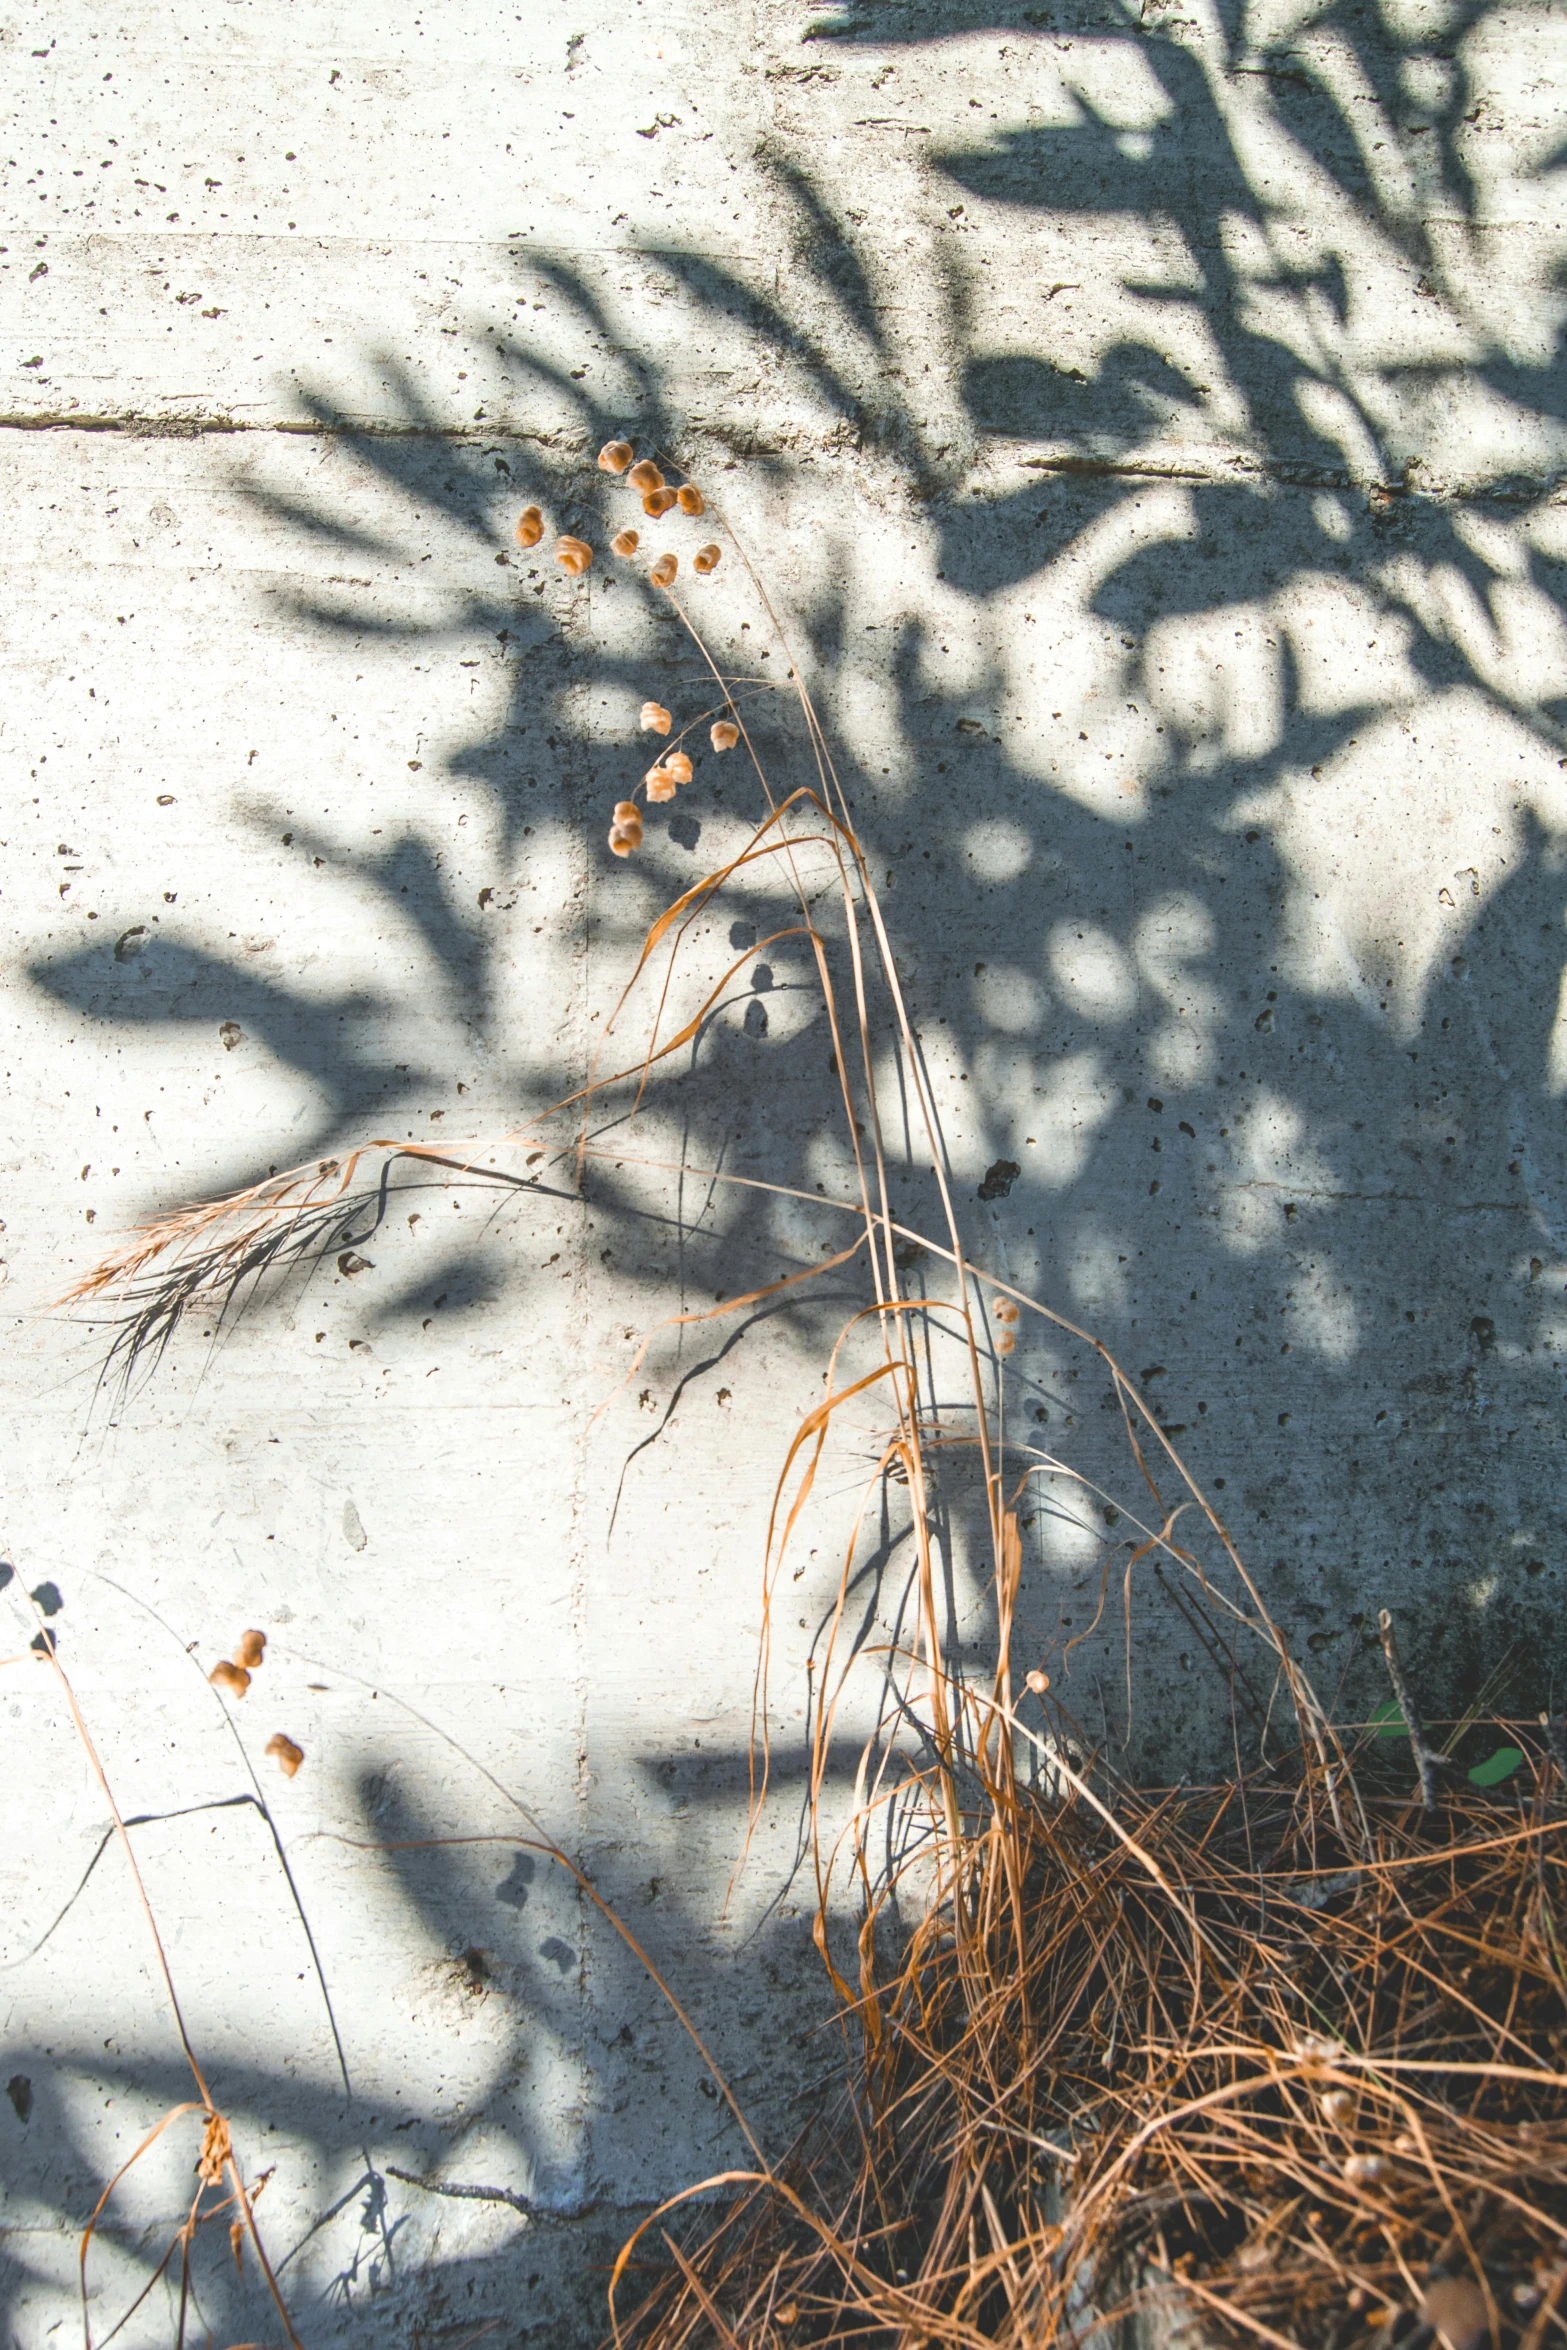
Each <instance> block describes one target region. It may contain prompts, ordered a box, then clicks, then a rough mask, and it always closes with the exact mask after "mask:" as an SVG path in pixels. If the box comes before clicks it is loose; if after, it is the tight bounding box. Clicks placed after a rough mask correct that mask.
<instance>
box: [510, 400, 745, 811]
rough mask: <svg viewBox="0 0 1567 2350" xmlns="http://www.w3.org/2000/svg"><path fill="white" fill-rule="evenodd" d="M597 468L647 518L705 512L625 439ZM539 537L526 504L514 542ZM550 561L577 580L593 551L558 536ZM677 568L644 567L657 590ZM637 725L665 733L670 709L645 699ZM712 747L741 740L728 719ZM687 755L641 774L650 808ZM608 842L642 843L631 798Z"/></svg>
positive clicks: (620, 540) (671, 563)
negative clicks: (630, 494)
mask: <svg viewBox="0 0 1567 2350" xmlns="http://www.w3.org/2000/svg"><path fill="white" fill-rule="evenodd" d="M598 461H599V469H600V471H601V472H603V473H613V474H620V475H624V477H625V479H626V481H627V483H628V484H629V485H630V487H631V488H632V489H634V490H635V491H636V492H637V494H638V495H639V497H640V498H641V500H642V511H643V513H644V514H646V515H647V516H648V517H649V518H650V520H652V521H654V522H658V521H661V520H662V518H663V517H664V515H666V514H672V513H674V512H676V511H678V512H679V513H681V514H686V515H691V516H693V517H694V516H696V515H699V514H705V513H706V512H707V500H706V499H705V498H704V497H703V495H702V493H701V491H700V490H699V489H698V488H697V485H696V483H695V482H694V481H688V482H682V483H681V485H680V487H679V488H678V489H676V488H674V487H672V486H671V484H670V483H668V482H667V481H665V479H664V476H663V474H662V472H661V471H660V470H659V468H658V466H657V465H656V464H655V463H654V462H653V459H652V458H651V457H642V458H639V457H638V456H637V453H636V451H635V449H633V447H632V446H631V443H630V442H629V441H606V442H605V444H604V446H603V448H602V449H600V451H599V458H598ZM543 536H544V516H543V514H542V513H541V512H540V510H539V508H538V507H537V506H525V507H524V508H523V510H522V513H521V514H520V515H519V516H518V518H517V544H518V545H519V546H520V547H536V546H537V545H538V543H539V541H540V539H541V538H542V537H543ZM609 543H610V549H611V551H612V553H614V554H616V555H618V556H620V558H621V560H622V561H623V562H626V561H629V560H630V558H631V557H632V556H633V555H634V554H635V553H636V551H637V549H638V547H639V546H640V545H641V543H642V536H641V533H640V531H636V530H632V529H629V528H628V529H625V530H618V531H617V532H616V533H615V535H614V537H613V538H612V539H611V540H610V542H609ZM722 553H723V550H722V548H721V547H718V546H716V545H714V544H711V543H709V544H708V545H707V546H702V547H698V549H697V551H696V553H695V554H694V555H693V556H692V558H691V568H692V570H693V571H695V572H696V573H697V574H698V575H699V576H700V577H701V578H703V579H705V578H707V576H708V575H709V573H711V572H714V571H716V570H717V569H718V565H719V560H720V558H721V556H722ZM555 560H556V562H557V563H558V564H559V565H560V567H561V569H562V571H564V572H565V573H566V574H567V575H568V577H569V578H572V579H581V577H582V576H583V574H584V572H586V571H587V570H589V569H590V568H591V566H592V562H593V549H592V548H591V547H590V546H589V545H588V543H587V540H586V539H579V538H573V537H571V535H570V534H569V533H566V534H563V535H562V536H561V537H560V538H558V539H557V540H556V542H555ZM679 570H680V563H679V558H678V557H677V556H675V555H674V554H672V553H669V552H668V551H666V552H665V553H663V554H661V555H659V556H657V557H656V558H655V559H654V561H653V562H652V563H651V564H650V565H649V567H648V578H649V580H650V581H651V582H652V584H653V586H654V587H656V588H665V589H668V588H672V587H673V586H674V584H675V579H676V577H677V575H678V573H679ZM642 724H643V726H644V727H645V728H647V729H648V730H649V731H650V732H651V733H654V734H668V732H669V730H670V727H671V726H672V725H673V724H674V720H673V719H672V718H671V716H670V714H669V712H668V711H667V710H666V709H665V708H664V707H663V704H662V703H660V702H644V704H643V705H642ZM709 739H710V741H711V742H712V745H713V748H714V750H715V751H731V750H733V749H734V746H735V744H736V743H737V742H738V741H739V740H740V729H739V727H738V726H737V725H736V724H735V722H734V721H733V719H730V718H720V719H719V720H718V721H717V722H716V724H715V725H714V726H713V727H712V729H711V732H710V736H709ZM692 772H693V770H692V766H691V760H690V756H689V754H688V753H687V752H685V751H682V750H679V749H676V750H672V751H666V752H665V753H664V755H663V757H662V758H661V759H659V760H658V761H657V763H656V764H655V765H654V766H652V767H650V768H649V769H648V771H647V773H646V775H645V776H644V777H643V778H642V782H643V787H644V789H645V790H646V792H647V796H648V800H649V802H650V803H651V804H653V805H654V806H657V805H660V804H662V803H663V802H665V801H667V800H672V799H673V798H674V796H675V794H676V792H677V791H678V790H679V788H680V786H681V785H682V784H683V783H689V782H690V781H691V776H692ZM609 845H610V847H611V848H612V849H613V850H614V852H615V855H616V856H617V857H629V856H630V855H631V854H632V852H633V851H634V850H636V849H639V848H640V847H641V846H642V811H641V809H640V808H639V807H638V806H637V803H636V801H635V800H617V802H616V803H615V817H614V822H613V823H612V824H611V826H610V831H609Z"/></svg>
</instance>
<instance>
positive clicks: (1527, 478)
mask: <svg viewBox="0 0 1567 2350" xmlns="http://www.w3.org/2000/svg"><path fill="white" fill-rule="evenodd" d="M1021 462H1022V465H1023V469H1024V471H1025V472H1028V473H1059V474H1082V475H1086V476H1088V477H1090V478H1091V479H1095V480H1104V479H1110V480H1118V479H1124V480H1132V481H1189V482H1197V483H1207V484H1210V485H1213V486H1215V487H1216V486H1219V485H1221V484H1223V483H1225V482H1231V481H1271V482H1276V483H1278V485H1279V486H1280V488H1282V489H1298V490H1347V491H1351V492H1356V493H1358V494H1359V495H1361V496H1365V495H1366V494H1368V493H1369V492H1371V491H1376V492H1377V493H1378V494H1379V495H1381V496H1383V497H1389V498H1421V499H1424V500H1426V501H1427V502H1429V503H1433V504H1435V503H1440V502H1441V501H1442V500H1443V499H1449V498H1507V499H1529V498H1547V497H1554V496H1556V495H1557V494H1558V493H1559V492H1560V491H1561V490H1562V488H1563V487H1564V485H1567V474H1561V473H1551V474H1532V475H1531V474H1511V475H1508V476H1505V477H1503V478H1501V479H1499V480H1495V481H1464V482H1431V483H1423V484H1421V485H1420V486H1418V487H1416V486H1414V485H1412V484H1411V483H1409V482H1405V481H1367V480H1365V479H1364V478H1357V477H1356V476H1355V475H1354V474H1352V473H1350V472H1348V471H1347V470H1346V469H1345V468H1344V467H1342V466H1328V465H1308V464H1304V463H1298V464H1297V463H1291V462H1290V461H1289V460H1288V459H1277V460H1274V461H1271V462H1270V461H1269V460H1268V459H1266V458H1260V457H1239V456H1237V457H1226V458H1224V459H1223V460H1222V461H1221V462H1210V463H1207V464H1204V463H1202V462H1200V461H1198V462H1195V463H1186V464H1180V463H1178V462H1176V461H1175V460H1173V459H1172V460H1170V461H1168V462H1161V460H1160V459H1158V458H1144V459H1138V458H1135V457H1078V456H1072V455H1066V456H1060V457H1025V458H1023V459H1022V460H1021Z"/></svg>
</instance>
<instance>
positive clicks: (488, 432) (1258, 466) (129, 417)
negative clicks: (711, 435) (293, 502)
mask: <svg viewBox="0 0 1567 2350" xmlns="http://www.w3.org/2000/svg"><path fill="white" fill-rule="evenodd" d="M0 432H80V433H123V434H125V435H126V436H127V438H129V439H132V440H198V439H203V438H206V437H208V436H213V437H219V436H223V435H232V434H239V433H283V434H292V435H294V436H296V437H303V438H305V439H307V440H308V439H319V440H407V441H453V442H472V443H474V444H476V445H479V446H487V445H491V444H493V443H496V442H499V441H513V442H516V441H528V442H532V443H535V444H536V445H538V446H541V447H549V448H560V447H566V446H575V445H580V446H581V447H583V448H586V447H587V445H588V444H587V441H586V440H581V441H580V442H579V440H578V437H577V436H575V435H571V434H568V433H564V432H551V431H549V430H547V429H540V430H531V431H530V430H529V428H528V427H527V426H525V425H516V424H501V423H496V424H494V425H491V424H488V423H486V424H399V423H393V422H390V421H388V420H386V419H383V418H377V417H361V418H348V419H345V420H344V421H343V422H341V423H334V424H327V423H321V422H312V421H309V420H306V419H303V418H292V417H274V418H271V419H269V420H267V421H265V422H252V421H250V420H248V419H245V418H242V417H236V416H147V415H139V414H136V413H124V414H120V415H109V414H93V413H83V412H80V411H75V410H70V409H67V410H49V409H45V410H36V411H24V412H22V413H13V414H11V415H4V414H0ZM1021 464H1022V467H1023V470H1024V471H1025V472H1029V473H1054V474H1062V475H1072V474H1077V475H1082V476H1084V477H1086V478H1088V479H1092V480H1110V481H1171V482H1192V483H1195V484H1197V485H1198V486H1199V487H1201V486H1207V487H1211V488H1221V487H1223V486H1224V484H1226V483H1228V482H1234V481H1269V482H1274V483H1277V484H1278V486H1279V487H1280V488H1282V489H1303V490H1343V491H1347V492H1349V493H1351V494H1356V495H1360V496H1365V495H1367V494H1368V493H1370V492H1373V491H1374V492H1376V493H1377V494H1378V495H1379V496H1383V497H1388V498H1419V499H1422V500H1424V501H1425V502H1426V503H1427V504H1432V505H1438V504H1441V503H1443V502H1444V501H1450V500H1453V499H1471V498H1472V499H1494V500H1504V501H1507V502H1509V503H1527V502H1529V501H1531V500H1534V499H1539V498H1555V497H1557V496H1559V495H1560V494H1561V493H1562V492H1563V490H1564V489H1567V474H1562V473H1552V474H1535V475H1528V474H1525V475H1517V474H1515V475H1512V476H1511V477H1509V478H1505V479H1502V480H1497V481H1466V482H1443V483H1435V482H1433V483H1430V484H1427V485H1423V486H1421V487H1419V488H1414V487H1411V485H1410V484H1409V483H1407V482H1403V481H1366V480H1364V479H1357V477H1356V476H1355V475H1354V474H1352V473H1350V472H1348V471H1347V470H1345V469H1344V468H1342V467H1336V466H1316V465H1307V464H1304V463H1301V464H1295V463H1291V462H1290V461H1288V460H1287V459H1285V460H1278V461H1274V462H1271V463H1270V462H1269V461H1268V460H1266V459H1264V458H1256V457H1226V458H1225V459H1223V460H1222V462H1211V463H1208V464H1206V465H1205V464H1202V463H1196V464H1179V463H1176V462H1175V461H1173V460H1172V461H1169V462H1165V463H1161V462H1160V460H1158V459H1157V458H1146V459H1141V460H1139V459H1137V458H1132V457H1127V458H1118V457H1080V456H1076V455H1071V454H1065V455H1061V456H1056V457H1024V458H1023V459H1022V460H1021Z"/></svg>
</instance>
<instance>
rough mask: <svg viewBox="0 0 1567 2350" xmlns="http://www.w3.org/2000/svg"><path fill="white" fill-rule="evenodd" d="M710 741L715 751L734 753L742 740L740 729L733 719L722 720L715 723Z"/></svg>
mask: <svg viewBox="0 0 1567 2350" xmlns="http://www.w3.org/2000/svg"><path fill="white" fill-rule="evenodd" d="M708 739H709V740H710V741H711V743H712V746H713V748H714V750H715V751H732V750H733V749H734V747H735V744H736V743H737V742H738V741H739V740H740V729H739V727H738V726H736V724H735V722H734V720H733V719H732V718H720V719H718V720H716V721H715V723H714V725H713V729H712V732H711V734H710V736H709V738H708Z"/></svg>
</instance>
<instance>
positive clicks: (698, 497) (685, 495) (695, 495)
mask: <svg viewBox="0 0 1567 2350" xmlns="http://www.w3.org/2000/svg"><path fill="white" fill-rule="evenodd" d="M678 495H679V499H680V511H681V513H682V514H705V513H706V512H707V500H706V499H705V498H704V497H703V495H702V493H701V491H700V490H699V489H698V488H697V486H696V483H695V482H694V481H688V482H687V483H686V484H685V486H684V487H683V488H682V489H681V490H680V491H679V492H678Z"/></svg>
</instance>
